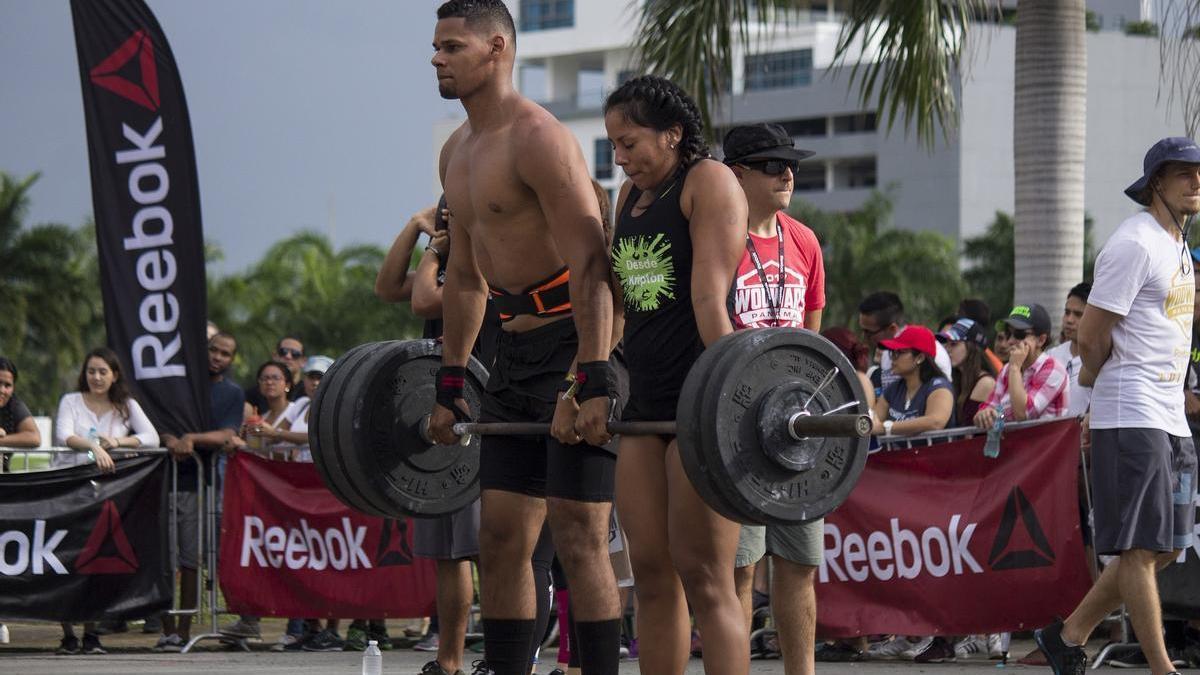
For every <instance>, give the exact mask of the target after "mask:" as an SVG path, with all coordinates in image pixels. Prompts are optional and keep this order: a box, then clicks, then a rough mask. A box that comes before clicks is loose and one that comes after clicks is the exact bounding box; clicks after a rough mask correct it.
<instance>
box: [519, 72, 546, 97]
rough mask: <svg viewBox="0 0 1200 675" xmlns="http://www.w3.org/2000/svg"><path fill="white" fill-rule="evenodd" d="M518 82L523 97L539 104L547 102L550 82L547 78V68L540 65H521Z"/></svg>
mask: <svg viewBox="0 0 1200 675" xmlns="http://www.w3.org/2000/svg"><path fill="white" fill-rule="evenodd" d="M517 82H518V84H519V86H520V88H521V95H522V96H524V97H526V98H528V99H530V100H532V101H537V102H538V103H544V102H546V99H547V98H548V90H549V86H548V85H549V82H548V80H547V78H546V66H545V65H543V64H540V63H525V64H521V67H520V70H519V71H518V77H517Z"/></svg>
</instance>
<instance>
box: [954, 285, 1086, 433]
mask: <svg viewBox="0 0 1200 675" xmlns="http://www.w3.org/2000/svg"><path fill="white" fill-rule="evenodd" d="M1004 323H1005V324H1006V325H1007V326H1008V331H1007V339H1008V346H1009V353H1008V364H1007V365H1005V366H1004V369H1003V370H1001V371H1000V376H999V377H997V378H996V388H995V389H993V390H992V395H991V396H989V397H988V399H987V402H985V403H984V404H983V407H981V408H980V409H979V412H978V413H976V414H975V426H977V427H980V428H983V429H989V428H991V426H992V425H993V424H994V423H995V422H996V417H997V415H999V414H1001V413H1003V415H1004V419H1005V420H1007V421H1010V422H1021V421H1024V420H1035V419H1039V418H1042V417H1062V416H1063V415H1065V414H1066V413H1067V404H1068V400H1069V398H1068V397H1069V387H1068V386H1067V384H1068V381H1069V378H1068V377H1067V369H1066V366H1065V365H1064V364H1062V363H1059V362H1058V361H1057V360H1056V359H1054V357H1052V356H1050V355H1049V354H1047V353H1045V351H1044V350H1045V349H1046V345H1047V344H1048V343H1049V341H1050V329H1051V327H1050V315H1049V314H1048V313H1047V312H1046V308H1045V307H1042V306H1041V305H1036V304H1029V305H1017V306H1016V307H1013V310H1012V312H1010V313H1009V315H1008V318H1007V319H1005V320H1004Z"/></svg>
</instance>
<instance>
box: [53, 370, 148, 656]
mask: <svg viewBox="0 0 1200 675" xmlns="http://www.w3.org/2000/svg"><path fill="white" fill-rule="evenodd" d="M54 444H55V445H59V446H66V447H68V448H71V449H73V450H75V451H76V452H73V453H68V452H61V453H55V454H54V455H52V458H51V462H50V464H51V466H52V467H54V468H59V467H69V466H75V465H78V464H86V463H88V462H95V463H96V467H97V468H99V469H100V471H101V472H103V473H112V472H113V471H116V468H117V467H116V463H115V462H114V460H113V457H112V455H110V454H109V452H108V451H109V450H113V449H115V448H155V447H158V445H159V442H158V432H156V431H155V430H154V427H153V426H152V425H151V424H150V420H149V419H148V418H147V417H146V413H145V412H143V411H142V407H141V406H140V405H138V402H137V401H136V400H135V399H134V398H133V397H132V396H130V395H129V389H128V388H126V386H125V381H124V377H123V375H122V373H121V364H120V362H119V361H118V360H117V355H116V353H114V352H113V351H112V350H111V349H108V348H105V347H100V348H98V349H93V350H92V351H90V352H88V355H87V356H86V357H85V358H84V360H83V368H82V369H81V370H80V371H79V386H78V390H77V391H73V392H70V393H68V394H64V395H63V397H62V399H61V400H60V401H59V402H58V414H57V416H55V418H54ZM62 629H63V637H62V643H61V644H60V645H59V648H58V653H59V654H79V653H84V654H104V653H106V652H105V651H104V648H103V647H102V646H101V645H100V638H99V637H98V636H97V635H96V632H95V624H92V623H85V624H84V626H83V644H82V646H81V645H80V643H79V639H78V638H76V637H75V631H74V630H73V629H72V628H71V624H69V623H64V624H62Z"/></svg>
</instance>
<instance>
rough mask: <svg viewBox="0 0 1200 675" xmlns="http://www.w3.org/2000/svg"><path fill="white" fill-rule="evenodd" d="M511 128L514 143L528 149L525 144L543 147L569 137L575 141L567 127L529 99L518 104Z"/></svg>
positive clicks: (523, 99) (524, 99)
mask: <svg viewBox="0 0 1200 675" xmlns="http://www.w3.org/2000/svg"><path fill="white" fill-rule="evenodd" d="M511 128H512V133H511V134H510V136H511V139H512V141H513V142H514V143H517V144H518V147H523V148H527V147H528V146H526V145H525V144H536V145H542V144H547V143H553V142H556V141H560V140H562V139H563V138H568V137H569V138H570V139H572V140H574V139H575V135H574V134H572V133H571V130H570V129H568V128H567V125H565V124H563V123H562V122H561V121H559V119H558V118H557V117H555V116H554V115H551V114H550V112H549V111H548V110H546V109H545V108H543V107H542V106H540V105H538V104H536V103H534V102H533V101H531V100H529V99H527V98H522V99H521V101H520V102H519V103H518V104H517V107H516V112H515V115H514V117H513V124H512V127H511Z"/></svg>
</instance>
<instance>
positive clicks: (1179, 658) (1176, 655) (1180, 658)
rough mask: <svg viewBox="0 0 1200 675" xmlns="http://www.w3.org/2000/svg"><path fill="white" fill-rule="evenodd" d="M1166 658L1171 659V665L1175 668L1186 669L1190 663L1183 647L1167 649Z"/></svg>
mask: <svg viewBox="0 0 1200 675" xmlns="http://www.w3.org/2000/svg"><path fill="white" fill-rule="evenodd" d="M1167 658H1169V659H1171V665H1173V666H1175V667H1176V668H1187V667H1188V666H1190V665H1191V663H1192V660H1191V658H1189V657H1188V655H1187V651H1186V650H1185V649H1184V648H1183V647H1167Z"/></svg>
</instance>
